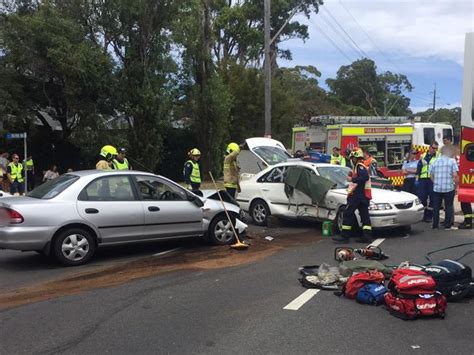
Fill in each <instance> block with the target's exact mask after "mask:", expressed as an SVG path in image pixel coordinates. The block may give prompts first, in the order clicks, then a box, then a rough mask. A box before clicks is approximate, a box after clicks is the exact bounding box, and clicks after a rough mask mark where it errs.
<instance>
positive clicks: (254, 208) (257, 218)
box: [249, 200, 270, 226]
mask: <svg viewBox="0 0 474 355" xmlns="http://www.w3.org/2000/svg"><path fill="white" fill-rule="evenodd" d="M249 212H250V217H251V218H252V221H253V223H255V224H256V225H257V226H266V225H267V224H268V217H269V216H270V209H269V208H268V205H267V204H266V202H265V201H263V200H256V201H253V202H252V204H251V205H250V209H249Z"/></svg>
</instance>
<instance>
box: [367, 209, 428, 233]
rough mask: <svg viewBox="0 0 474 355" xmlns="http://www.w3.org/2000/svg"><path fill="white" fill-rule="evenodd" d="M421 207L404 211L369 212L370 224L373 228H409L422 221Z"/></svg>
mask: <svg viewBox="0 0 474 355" xmlns="http://www.w3.org/2000/svg"><path fill="white" fill-rule="evenodd" d="M423 210H424V209H423V205H417V206H415V207H413V208H409V209H406V210H395V211H393V212H392V211H370V222H371V224H372V227H373V228H394V227H402V226H409V225H412V224H415V223H418V222H420V221H421V220H422V219H423Z"/></svg>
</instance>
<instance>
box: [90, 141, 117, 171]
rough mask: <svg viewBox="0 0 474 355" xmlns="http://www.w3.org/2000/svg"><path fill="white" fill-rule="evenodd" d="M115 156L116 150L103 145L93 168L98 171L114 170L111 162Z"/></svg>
mask: <svg viewBox="0 0 474 355" xmlns="http://www.w3.org/2000/svg"><path fill="white" fill-rule="evenodd" d="M116 156H117V149H116V148H115V147H113V146H111V145H104V146H103V147H102V149H101V150H100V158H99V161H98V162H97V164H96V165H95V168H96V169H98V170H111V169H113V168H114V166H113V164H112V161H113V159H114V158H115V157H116Z"/></svg>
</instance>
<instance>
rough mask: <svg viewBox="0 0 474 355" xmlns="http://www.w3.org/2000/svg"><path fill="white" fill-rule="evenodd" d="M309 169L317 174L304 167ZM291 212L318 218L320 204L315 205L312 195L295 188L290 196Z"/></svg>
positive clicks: (299, 215) (300, 215)
mask: <svg viewBox="0 0 474 355" xmlns="http://www.w3.org/2000/svg"><path fill="white" fill-rule="evenodd" d="M303 169H304V170H306V171H308V172H309V173H310V174H315V175H316V172H315V171H314V170H312V169H309V168H303ZM290 202H291V204H290V212H292V213H293V214H294V215H296V216H298V217H309V218H318V217H319V209H318V206H316V205H314V204H313V202H312V201H311V197H309V196H308V195H306V194H305V193H303V192H301V191H300V190H298V189H294V191H293V194H292V196H291V198H290Z"/></svg>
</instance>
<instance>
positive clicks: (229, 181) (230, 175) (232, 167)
mask: <svg viewBox="0 0 474 355" xmlns="http://www.w3.org/2000/svg"><path fill="white" fill-rule="evenodd" d="M239 153H240V146H239V145H238V144H237V143H229V144H228V145H227V149H226V151H225V157H224V187H225V189H226V191H227V193H228V194H229V195H230V196H232V197H233V198H235V195H236V193H237V192H240V185H239V172H240V167H239V164H238V162H237V156H238V155H239Z"/></svg>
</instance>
